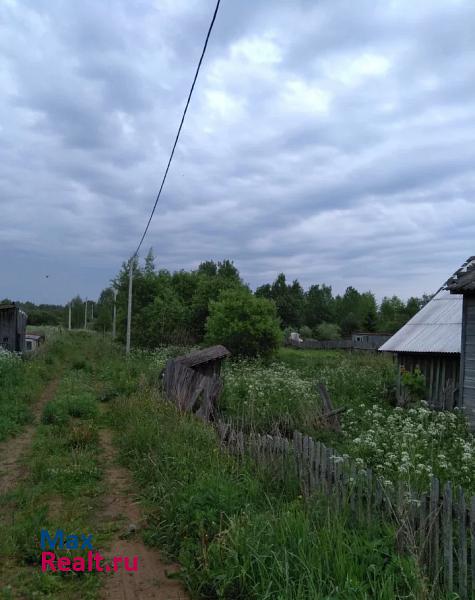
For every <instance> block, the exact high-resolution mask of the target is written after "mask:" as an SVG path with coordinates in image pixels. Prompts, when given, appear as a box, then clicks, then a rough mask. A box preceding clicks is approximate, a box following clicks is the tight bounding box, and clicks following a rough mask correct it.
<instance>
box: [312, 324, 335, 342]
mask: <svg viewBox="0 0 475 600" xmlns="http://www.w3.org/2000/svg"><path fill="white" fill-rule="evenodd" d="M315 335H316V336H317V339H318V340H322V341H324V340H339V339H340V338H341V331H340V328H339V327H338V325H337V324H336V323H325V322H324V323H320V325H318V327H317V328H316V329H315Z"/></svg>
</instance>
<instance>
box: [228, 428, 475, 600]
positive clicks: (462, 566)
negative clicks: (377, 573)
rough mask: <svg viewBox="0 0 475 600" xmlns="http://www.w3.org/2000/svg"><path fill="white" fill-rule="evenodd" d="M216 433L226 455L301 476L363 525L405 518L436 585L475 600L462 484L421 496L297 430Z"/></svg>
mask: <svg viewBox="0 0 475 600" xmlns="http://www.w3.org/2000/svg"><path fill="white" fill-rule="evenodd" d="M216 430H217V434H218V440H219V441H220V444H221V447H222V448H223V450H224V449H227V451H228V452H230V453H232V454H235V455H236V456H237V457H243V456H244V455H246V454H247V455H250V456H251V457H252V458H254V460H255V461H256V463H257V464H258V465H259V466H260V467H266V466H267V467H271V468H272V470H273V471H272V472H273V473H275V475H276V476H277V477H279V478H281V480H282V481H283V482H284V481H286V480H287V478H288V477H289V476H290V477H292V478H293V477H294V476H295V475H296V476H297V478H298V480H299V483H300V487H301V490H302V494H304V495H305V497H308V496H309V495H310V494H311V493H312V492H314V491H315V490H319V491H321V492H323V493H325V494H326V495H327V496H331V497H332V503H333V506H334V507H335V508H336V510H340V509H341V507H342V505H343V504H344V503H346V502H348V504H349V508H350V509H351V514H352V516H353V517H354V518H358V520H360V521H366V522H370V521H371V520H372V519H374V517H375V516H376V515H379V516H382V515H383V514H384V515H386V516H388V517H389V518H394V517H396V518H397V520H398V521H399V522H403V520H407V521H406V522H407V524H408V525H409V526H410V527H409V529H410V531H413V532H414V533H415V538H414V542H415V546H416V549H417V550H418V554H419V559H420V560H421V563H422V564H423V565H425V568H426V572H427V574H428V576H429V577H430V580H431V581H432V582H433V583H434V584H435V585H436V587H437V586H438V585H439V584H440V585H442V584H443V587H444V588H445V592H446V593H452V592H453V591H455V590H456V591H457V593H458V595H459V597H460V598H461V599H462V600H464V599H467V600H468V598H475V496H473V497H471V499H470V504H469V511H468V512H467V502H466V499H465V495H464V492H463V490H462V489H461V488H460V487H458V488H457V490H456V494H455V497H454V494H453V492H452V486H451V484H450V482H449V483H446V484H445V485H444V489H443V494H442V496H441V490H440V483H439V480H438V479H437V478H435V477H434V478H432V481H431V485H430V491H429V492H428V493H427V494H416V493H415V492H414V491H413V490H411V489H409V488H406V487H405V486H404V484H403V483H402V482H399V483H398V484H397V485H396V486H392V485H389V484H386V483H385V481H384V480H383V479H382V478H381V477H379V476H377V475H375V474H374V473H373V472H372V470H371V469H366V470H365V469H362V468H361V467H359V466H358V467H357V466H356V463H355V462H354V461H352V460H351V459H343V457H341V456H339V455H337V453H336V452H335V451H334V449H333V448H330V447H327V446H325V445H324V444H323V443H321V442H319V441H315V440H314V439H313V438H311V437H309V436H307V435H305V436H304V435H302V434H301V433H300V432H294V435H293V438H292V440H289V439H287V438H284V437H282V436H280V435H278V436H271V435H261V434H256V433H254V432H252V433H249V434H245V433H244V432H243V431H242V430H236V429H234V428H233V427H232V425H230V424H229V423H222V422H217V423H216ZM416 501H417V502H416ZM467 529H468V531H467ZM454 536H455V540H454ZM454 557H455V565H454Z"/></svg>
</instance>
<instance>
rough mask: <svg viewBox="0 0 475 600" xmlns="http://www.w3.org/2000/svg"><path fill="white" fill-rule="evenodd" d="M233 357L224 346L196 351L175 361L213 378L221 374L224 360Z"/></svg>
mask: <svg viewBox="0 0 475 600" xmlns="http://www.w3.org/2000/svg"><path fill="white" fill-rule="evenodd" d="M228 356H231V352H229V350H228V349H227V348H225V347H224V346H221V345H218V346H210V347H209V348H203V350H195V351H194V352H190V353H189V354H186V355H184V356H178V357H177V358H175V361H177V362H180V363H181V364H182V365H184V366H185V367H189V368H190V369H193V370H194V371H197V372H198V373H201V374H202V375H207V376H208V377H211V376H212V375H219V374H220V373H221V363H222V361H223V359H224V358H227V357H228Z"/></svg>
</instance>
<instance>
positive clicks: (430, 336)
mask: <svg viewBox="0 0 475 600" xmlns="http://www.w3.org/2000/svg"><path fill="white" fill-rule="evenodd" d="M462 301H463V296H461V295H457V294H451V293H450V292H449V291H447V290H440V291H439V292H438V293H437V294H436V295H435V296H434V297H433V298H432V300H431V301H430V302H428V303H427V304H426V305H425V306H424V307H423V308H421V310H420V311H419V312H418V313H417V314H416V315H414V316H413V317H412V319H411V320H410V321H408V322H407V323H406V324H405V325H404V327H401V329H400V330H399V331H398V332H396V333H395V334H394V335H393V336H392V337H391V338H390V339H389V340H388V341H387V342H385V343H384V344H383V345H382V346H381V347H380V348H379V349H380V350H382V351H383V352H460V349H461V344H462Z"/></svg>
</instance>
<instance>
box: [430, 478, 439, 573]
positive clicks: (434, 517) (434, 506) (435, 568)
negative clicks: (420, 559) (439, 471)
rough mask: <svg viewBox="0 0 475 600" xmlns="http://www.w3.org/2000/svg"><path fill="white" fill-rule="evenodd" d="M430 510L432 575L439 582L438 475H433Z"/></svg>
mask: <svg viewBox="0 0 475 600" xmlns="http://www.w3.org/2000/svg"><path fill="white" fill-rule="evenodd" d="M429 511H430V512H429V515H430V516H429V519H430V522H429V527H430V557H429V564H430V575H431V578H432V581H433V582H438V581H439V569H440V533H439V532H440V526H439V520H440V484H439V480H438V479H437V477H433V478H432V481H431V488H430V505H429Z"/></svg>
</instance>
